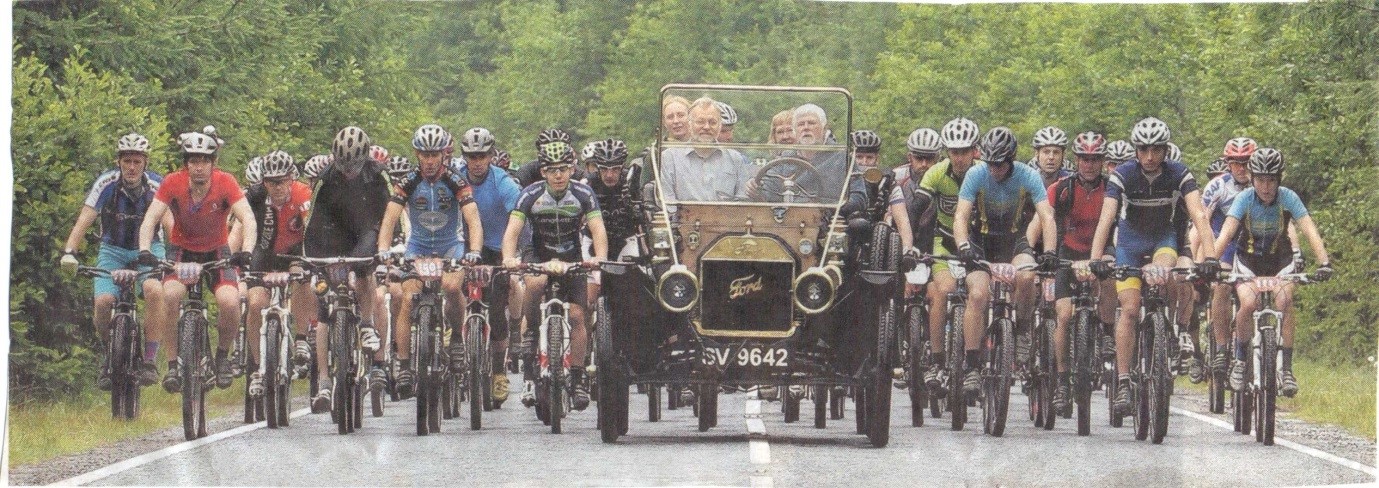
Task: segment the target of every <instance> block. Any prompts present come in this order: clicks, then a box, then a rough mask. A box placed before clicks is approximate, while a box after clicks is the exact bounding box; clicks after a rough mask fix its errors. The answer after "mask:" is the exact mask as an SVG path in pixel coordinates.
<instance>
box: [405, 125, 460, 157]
mask: <svg viewBox="0 0 1379 488" xmlns="http://www.w3.org/2000/svg"><path fill="white" fill-rule="evenodd" d="M452 142H453V141H452V140H451V137H450V133H449V132H446V131H445V129H443V128H441V126H439V125H436V124H426V125H423V126H421V127H418V128H417V132H416V133H415V134H413V135H412V149H416V150H418V151H444V150H445V148H446V147H447V146H449V145H450V144H451V143H452Z"/></svg>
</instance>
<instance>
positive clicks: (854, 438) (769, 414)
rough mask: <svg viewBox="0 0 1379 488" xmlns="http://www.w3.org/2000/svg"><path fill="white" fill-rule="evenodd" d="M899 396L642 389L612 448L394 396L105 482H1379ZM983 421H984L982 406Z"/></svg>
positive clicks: (1290, 456)
mask: <svg viewBox="0 0 1379 488" xmlns="http://www.w3.org/2000/svg"><path fill="white" fill-rule="evenodd" d="M513 379H514V380H517V379H518V378H517V376H516V375H514V376H513ZM513 385H514V386H516V385H520V382H519V381H513ZM1017 390H1018V389H1017ZM895 393H896V394H895V395H893V397H894V402H893V405H892V413H891V417H892V423H891V425H892V427H891V441H890V445H889V446H887V447H885V448H879V449H878V448H873V447H871V445H870V444H869V443H868V442H867V440H866V438H865V437H864V436H860V435H857V434H854V432H855V428H854V423H853V422H854V420H853V414H854V412H852V411H851V410H850V409H851V405H850V404H849V406H848V407H849V410H848V412H847V414H846V418H845V419H843V420H841V421H830V422H829V426H828V428H826V429H822V430H820V429H815V428H814V427H813V422H812V409H810V408H808V407H810V406H811V405H810V404H809V403H808V402H806V404H805V407H806V408H804V412H802V414H803V415H802V416H803V421H802V422H797V423H791V424H786V423H784V422H783V416H782V415H781V413H780V407H779V405H780V404H779V403H768V402H760V401H758V400H755V394H754V393H736V394H727V395H721V396H720V404H719V412H720V413H719V424H718V427H716V428H714V429H711V430H710V431H709V432H706V433H700V432H698V430H697V428H696V425H697V424H696V419H695V418H694V417H693V416H692V415H691V412H690V410H689V409H679V410H675V411H666V410H664V409H663V415H664V417H663V419H662V420H661V421H660V422H656V423H651V422H648V421H647V420H646V397H645V396H644V395H638V394H635V393H634V394H633V395H632V400H631V405H632V409H631V410H632V421H631V426H630V430H629V432H628V435H627V436H625V437H623V438H621V439H620V440H619V441H618V442H617V443H616V444H611V445H609V444H603V443H602V442H600V440H599V435H598V431H597V429H596V426H595V411H594V409H595V408H596V407H595V406H594V405H591V406H590V408H589V410H587V411H584V412H574V413H571V414H570V416H569V417H567V418H566V422H565V424H566V427H565V433H563V434H559V435H556V434H551V433H550V431H549V428H548V427H546V426H544V425H542V424H541V422H540V421H539V420H537V419H536V416H535V415H534V413H533V411H532V410H530V409H525V408H522V407H521V405H520V404H518V403H517V402H516V400H517V398H516V397H517V395H516V394H515V393H514V395H513V398H512V399H510V400H509V401H508V403H507V404H506V405H505V408H504V409H502V410H495V411H492V412H485V413H484V417H483V420H484V428H483V429H482V430H480V431H471V430H469V421H468V408H467V406H466V407H465V408H462V409H461V413H462V416H461V418H459V419H455V420H449V421H444V422H443V424H442V427H441V433H439V434H432V435H430V436H427V437H417V436H416V435H415V427H414V425H415V424H414V418H415V407H414V404H413V403H412V402H410V401H406V402H399V403H389V404H388V408H387V411H386V412H385V416H384V417H382V418H373V417H368V418H365V419H364V424H363V428H361V429H360V430H358V431H357V432H355V433H353V434H349V435H344V436H342V435H338V434H336V433H335V432H336V431H335V427H334V425H333V424H331V423H330V418H329V416H328V415H305V416H301V417H298V418H296V419H293V422H292V425H291V427H288V428H285V429H277V430H270V429H266V428H265V429H258V430H254V431H252V432H248V433H245V434H241V435H237V436H233V437H229V438H226V439H223V440H220V441H218V442H215V443H211V444H209V445H205V446H202V447H198V448H195V449H192V450H189V451H186V452H182V453H178V454H175V455H173V456H171V457H167V458H164V459H160V460H156V461H153V462H150V463H147V464H144V465H141V466H138V467H135V468H133V469H129V470H126V471H123V472H120V473H117V474H114V475H112V476H109V477H106V478H103V479H100V480H98V481H96V482H95V483H93V484H99V485H250V486H257V485H294V486H297V485H341V486H362V485H369V486H375V485H428V486H433V485H449V486H456V485H458V486H554V485H561V486H645V485H656V486H666V485H676V486H685V485H712V486H819V485H825V486H840V485H848V486H951V485H978V486H997V485H1000V486H1097V487H1104V486H1136V487H1139V486H1182V485H1187V486H1213V487H1218V486H1295V485H1318V484H1335V483H1363V482H1375V481H1376V480H1375V478H1374V477H1373V476H1371V475H1368V474H1365V473H1362V472H1360V471H1357V470H1354V469H1351V468H1348V467H1345V466H1341V465H1339V464H1335V463H1333V462H1330V461H1326V460H1323V459H1318V458H1315V457H1312V456H1308V455H1306V454H1303V453H1301V452H1298V451H1295V450H1292V449H1288V448H1286V447H1283V446H1273V447H1265V446H1262V445H1259V444H1257V443H1255V442H1254V438H1253V436H1244V435H1240V434H1236V433H1233V432H1231V431H1230V430H1227V429H1222V428H1220V427H1218V426H1214V425H1211V424H1208V423H1205V422H1203V421H1200V420H1197V419H1193V418H1189V417H1185V416H1183V415H1174V416H1173V417H1172V418H1171V421H1170V426H1169V433H1168V437H1167V438H1166V439H1165V440H1164V443H1163V444H1162V445H1152V444H1149V443H1148V442H1145V441H1136V440H1134V437H1133V435H1132V432H1131V428H1130V427H1129V426H1130V424H1131V422H1130V421H1129V420H1128V419H1127V421H1126V427H1124V428H1120V429H1113V428H1111V427H1109V426H1108V425H1107V421H1106V418H1105V410H1104V405H1105V404H1104V402H1105V398H1104V397H1103V396H1102V395H1101V394H1100V393H1097V394H1095V395H1094V396H1093V407H1094V408H1093V418H1092V435H1091V436H1090V437H1078V436H1077V435H1076V433H1075V424H1074V423H1073V421H1071V420H1068V419H1061V418H1060V419H1059V421H1058V424H1057V427H1056V428H1055V429H1054V430H1053V431H1045V430H1043V429H1037V428H1035V427H1034V426H1033V423H1032V422H1030V421H1029V420H1028V415H1027V410H1026V405H1027V402H1026V399H1025V397H1024V396H1022V395H1020V394H1019V393H1018V391H1016V392H1015V393H1013V394H1012V399H1011V412H1010V420H1009V422H1008V427H1007V429H1006V433H1005V436H1004V437H1002V438H992V437H989V436H986V435H983V434H982V432H981V426H980V424H975V423H969V424H968V427H967V429H966V430H963V431H961V432H953V431H951V430H949V427H948V421H947V419H946V416H945V418H944V419H942V420H939V419H928V422H926V424H925V426H924V427H911V426H910V422H909V419H910V414H909V398H908V396H907V395H905V394H904V392H901V391H896V392H895ZM595 405H596V404H595ZM366 410H367V407H366ZM751 410H759V411H760V412H761V413H760V415H759V418H761V419H762V420H763V421H764V424H765V429H766V435H765V436H755V435H749V433H748V427H747V422H746V421H745V420H746V419H747V418H748V416H747V415H746V412H747V411H751ZM752 417H753V418H755V417H756V414H755V413H753V415H752ZM969 417H970V418H978V419H979V418H980V411H979V410H972V411H970V412H969ZM1218 418H1224V417H1218ZM1279 435H1280V437H1286V435H1287V432H1284V431H1281V432H1280V434H1279ZM752 439H756V440H752ZM763 440H764V442H762V441H763Z"/></svg>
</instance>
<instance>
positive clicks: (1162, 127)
mask: <svg viewBox="0 0 1379 488" xmlns="http://www.w3.org/2000/svg"><path fill="white" fill-rule="evenodd" d="M1170 135H1171V134H1170V133H1169V131H1168V124H1165V123H1164V121H1162V120H1159V119H1156V118H1154V117H1149V118H1146V119H1144V120H1141V121H1139V122H1136V123H1135V127H1134V128H1132V129H1130V143H1131V144H1134V145H1136V146H1163V145H1167V144H1168V140H1169V136H1170Z"/></svg>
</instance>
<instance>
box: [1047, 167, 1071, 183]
mask: <svg viewBox="0 0 1379 488" xmlns="http://www.w3.org/2000/svg"><path fill="white" fill-rule="evenodd" d="M1072 174H1073V172H1072V171H1068V170H1066V169H1061V168H1060V169H1059V170H1058V171H1054V172H1052V173H1048V174H1045V173H1044V172H1043V171H1040V172H1039V179H1041V180H1043V182H1044V188H1048V187H1050V186H1053V184H1054V183H1057V182H1058V180H1061V179H1063V178H1065V177H1067V176H1070V175H1072Z"/></svg>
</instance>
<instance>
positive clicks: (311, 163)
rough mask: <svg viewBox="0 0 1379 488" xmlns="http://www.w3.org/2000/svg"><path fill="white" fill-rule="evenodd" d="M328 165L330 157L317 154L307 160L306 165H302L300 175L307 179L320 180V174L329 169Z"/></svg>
mask: <svg viewBox="0 0 1379 488" xmlns="http://www.w3.org/2000/svg"><path fill="white" fill-rule="evenodd" d="M330 163H331V157H330V155H329V154H317V155H315V156H312V157H311V159H307V160H306V164H303V165H302V173H303V174H305V175H306V177H307V178H320V177H321V174H322V173H325V172H326V168H329V167H330Z"/></svg>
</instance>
